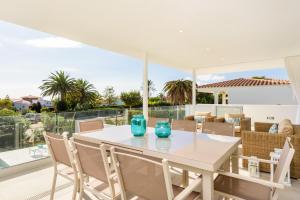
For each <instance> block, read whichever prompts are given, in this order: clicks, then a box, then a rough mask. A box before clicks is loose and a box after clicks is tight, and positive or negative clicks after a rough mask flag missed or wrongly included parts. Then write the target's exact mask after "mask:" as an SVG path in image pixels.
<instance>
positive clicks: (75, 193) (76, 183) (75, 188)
mask: <svg viewBox="0 0 300 200" xmlns="http://www.w3.org/2000/svg"><path fill="white" fill-rule="evenodd" d="M74 178H75V179H74V188H73V195H72V200H75V199H76V195H77V191H78V178H77V176H75V177H74Z"/></svg>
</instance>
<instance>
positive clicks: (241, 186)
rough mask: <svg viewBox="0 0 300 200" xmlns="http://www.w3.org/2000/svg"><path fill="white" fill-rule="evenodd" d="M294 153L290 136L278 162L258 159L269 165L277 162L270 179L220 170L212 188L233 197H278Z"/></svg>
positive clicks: (220, 193) (260, 198)
mask: <svg viewBox="0 0 300 200" xmlns="http://www.w3.org/2000/svg"><path fill="white" fill-rule="evenodd" d="M294 153H295V150H294V148H293V146H292V144H291V143H290V138H287V139H286V141H285V144H284V147H283V152H282V154H281V156H280V159H279V161H278V163H277V162H274V161H270V160H263V159H258V161H259V162H266V163H268V164H271V165H275V164H277V167H276V170H275V173H274V176H271V180H270V181H267V180H265V179H259V178H253V177H247V176H241V175H239V174H233V173H228V172H227V173H226V172H225V173H222V172H220V174H219V175H218V177H217V178H216V179H215V186H214V188H215V192H216V194H218V195H220V196H223V197H227V198H233V199H255V200H267V199H270V200H276V199H278V189H283V188H284V179H285V177H286V174H287V172H288V169H289V167H290V164H291V161H292V159H293V156H294ZM241 158H242V159H249V157H241ZM272 169H273V168H272Z"/></svg>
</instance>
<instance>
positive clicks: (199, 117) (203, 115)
mask: <svg viewBox="0 0 300 200" xmlns="http://www.w3.org/2000/svg"><path fill="white" fill-rule="evenodd" d="M215 118H216V116H212V115H211V112H199V111H195V113H194V115H188V116H186V117H185V118H184V119H185V120H191V121H196V122H197V128H198V129H202V124H203V122H213V121H214V119H215Z"/></svg>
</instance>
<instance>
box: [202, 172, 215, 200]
mask: <svg viewBox="0 0 300 200" xmlns="http://www.w3.org/2000/svg"><path fill="white" fill-rule="evenodd" d="M202 178H203V184H202V195H203V198H202V199H204V200H213V199H214V173H212V172H206V171H205V172H203V173H202Z"/></svg>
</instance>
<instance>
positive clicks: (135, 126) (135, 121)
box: [131, 115, 146, 137]
mask: <svg viewBox="0 0 300 200" xmlns="http://www.w3.org/2000/svg"><path fill="white" fill-rule="evenodd" d="M145 132H146V120H145V118H144V115H134V116H133V117H132V119H131V133H132V134H133V135H134V136H136V137H140V136H144V134H145Z"/></svg>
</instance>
